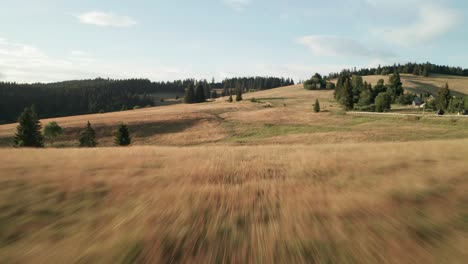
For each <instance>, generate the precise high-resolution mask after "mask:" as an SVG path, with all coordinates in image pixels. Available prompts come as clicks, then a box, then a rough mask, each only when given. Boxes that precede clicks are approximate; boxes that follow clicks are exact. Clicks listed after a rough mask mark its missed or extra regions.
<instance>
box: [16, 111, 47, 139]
mask: <svg viewBox="0 0 468 264" xmlns="http://www.w3.org/2000/svg"><path fill="white" fill-rule="evenodd" d="M18 123H19V124H18V126H17V127H16V134H15V139H14V143H15V145H16V146H18V147H37V148H41V147H44V139H43V137H42V134H41V128H42V126H41V123H40V122H39V119H38V117H37V114H36V111H35V109H34V106H31V107H26V108H25V109H24V111H23V113H21V115H20V117H19V118H18Z"/></svg>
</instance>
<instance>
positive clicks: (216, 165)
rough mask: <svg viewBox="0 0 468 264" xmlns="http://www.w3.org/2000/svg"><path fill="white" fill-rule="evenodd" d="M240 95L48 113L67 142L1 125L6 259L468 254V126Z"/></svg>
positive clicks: (309, 98) (323, 98) (303, 93)
mask: <svg viewBox="0 0 468 264" xmlns="http://www.w3.org/2000/svg"><path fill="white" fill-rule="evenodd" d="M372 78H374V77H372ZM409 78H410V77H409V76H403V83H404V85H406V84H408V87H409V88H411V87H410V85H409V82H410V81H411V80H410V79H409ZM414 78H419V77H414ZM434 78H439V77H437V76H436V77H434ZM421 79H422V78H421ZM457 80H458V79H457ZM463 81H464V80H463ZM463 81H460V80H458V81H457V82H460V84H458V83H457V84H456V83H454V84H453V85H452V83H451V82H449V85H450V87H451V88H452V87H453V89H454V90H456V91H458V92H460V93H468V91H466V90H464V89H465V88H463V87H464V86H463V84H462V83H463ZM419 82H422V81H419ZM434 83H435V81H434ZM434 85H435V84H434ZM437 85H438V84H437ZM423 86H424V87H426V85H423ZM405 87H406V86H405ZM466 87H468V86H466ZM420 88H421V87H419V88H417V87H416V88H414V89H420ZM253 98H255V100H253ZM316 98H318V99H319V100H320V104H321V109H322V112H321V113H314V112H313V103H314V102H315V99H316ZM226 99H227V98H219V99H217V100H216V101H214V102H207V103H203V104H196V105H182V104H178V105H168V106H164V107H155V108H145V109H138V110H133V111H122V112H117V113H105V114H94V115H86V116H74V117H64V118H55V119H48V120H42V123H43V124H46V123H48V122H50V121H57V122H58V123H59V125H61V126H62V127H63V128H64V129H65V134H64V135H63V136H62V137H60V138H59V139H58V141H57V142H56V143H55V145H56V147H57V148H46V149H16V148H11V147H10V145H11V140H12V137H13V135H14V133H15V127H16V124H9V125H1V126H0V145H1V148H0V156H1V157H2V158H1V160H0V161H1V162H0V171H1V172H2V173H1V176H0V208H1V209H0V263H464V262H465V261H466V259H468V252H467V251H466V248H468V233H467V232H468V196H467V193H468V163H467V157H468V119H466V118H456V117H453V118H438V117H435V116H433V115H432V114H427V115H425V116H423V113H422V112H418V113H420V114H421V115H420V116H399V117H395V116H353V115H347V114H346V113H344V112H343V111H342V110H341V109H340V107H339V106H338V104H337V103H336V102H335V101H334V99H333V92H331V91H307V90H304V89H303V88H302V86H301V85H296V86H289V87H283V88H277V89H272V90H267V91H260V92H255V93H249V94H244V101H242V102H234V103H228V102H226ZM414 111H419V110H414ZM88 120H89V121H90V122H91V124H92V125H93V126H94V127H95V129H96V132H97V138H98V141H99V147H98V148H93V149H80V148H77V146H78V140H77V139H78V134H79V131H80V129H81V128H82V127H84V126H85V125H86V122H87V121H88ZM120 122H124V123H127V124H128V125H129V127H130V131H131V133H132V136H133V142H134V143H133V145H132V146H131V147H113V143H112V141H113V131H114V130H115V127H116V126H117V125H118V124H119V123H120Z"/></svg>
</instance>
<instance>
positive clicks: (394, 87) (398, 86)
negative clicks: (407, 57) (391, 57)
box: [389, 67, 403, 102]
mask: <svg viewBox="0 0 468 264" xmlns="http://www.w3.org/2000/svg"><path fill="white" fill-rule="evenodd" d="M389 88H390V90H391V93H392V94H390V95H391V96H392V101H393V102H394V101H395V100H396V98H398V97H399V96H400V95H402V94H403V83H402V82H401V77H400V73H399V72H398V70H397V68H396V67H395V68H394V70H393V75H392V76H390V83H389Z"/></svg>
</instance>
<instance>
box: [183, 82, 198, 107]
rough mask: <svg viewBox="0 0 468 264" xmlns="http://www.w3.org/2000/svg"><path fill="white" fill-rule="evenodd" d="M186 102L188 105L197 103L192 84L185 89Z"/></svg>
mask: <svg viewBox="0 0 468 264" xmlns="http://www.w3.org/2000/svg"><path fill="white" fill-rule="evenodd" d="M184 102H185V103H186V104H193V103H195V102H196V100H195V92H194V91H193V83H192V82H190V83H189V85H188V87H187V89H185V97H184Z"/></svg>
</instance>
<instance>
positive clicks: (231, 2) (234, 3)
mask: <svg viewBox="0 0 468 264" xmlns="http://www.w3.org/2000/svg"><path fill="white" fill-rule="evenodd" d="M224 3H225V4H226V5H228V6H229V7H231V8H232V9H234V10H236V11H243V10H244V9H246V8H247V6H248V5H249V4H250V0H224Z"/></svg>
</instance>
